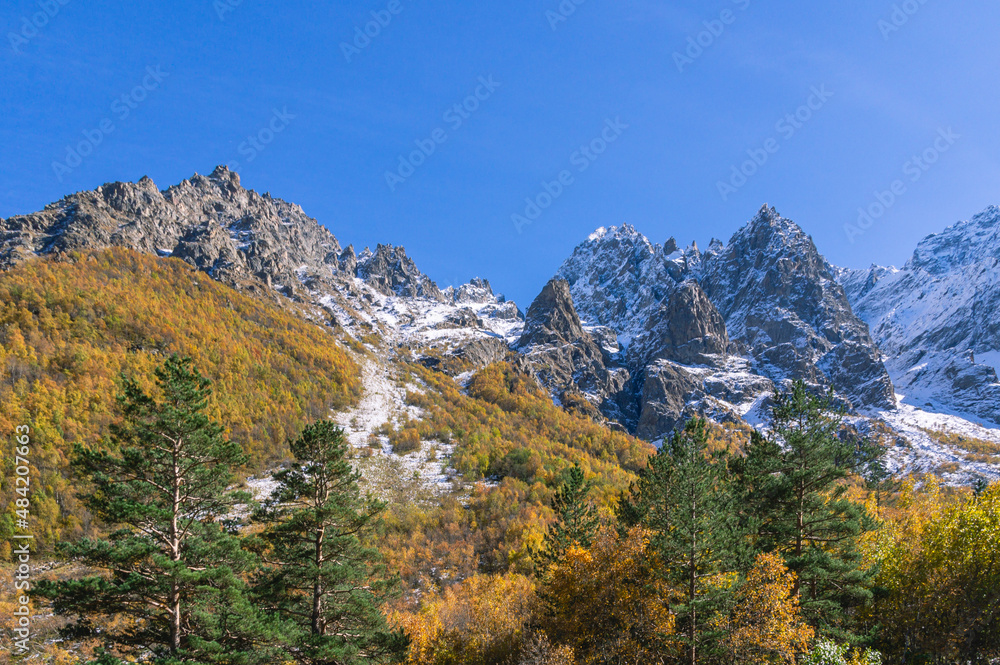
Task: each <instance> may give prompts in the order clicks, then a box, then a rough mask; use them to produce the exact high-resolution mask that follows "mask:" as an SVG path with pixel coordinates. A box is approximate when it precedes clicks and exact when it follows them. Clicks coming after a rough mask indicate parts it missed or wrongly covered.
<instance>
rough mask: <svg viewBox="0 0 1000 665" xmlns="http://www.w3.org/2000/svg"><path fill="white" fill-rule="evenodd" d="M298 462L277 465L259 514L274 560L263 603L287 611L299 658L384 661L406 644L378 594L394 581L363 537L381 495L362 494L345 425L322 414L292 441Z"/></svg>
mask: <svg viewBox="0 0 1000 665" xmlns="http://www.w3.org/2000/svg"><path fill="white" fill-rule="evenodd" d="M291 451H292V456H293V458H294V462H293V463H292V464H291V465H290V466H289V467H288V468H286V469H284V470H282V471H279V472H277V473H275V474H274V479H275V480H276V481H277V482H278V489H277V491H276V492H275V494H274V496H273V500H272V501H271V502H269V503H268V504H267V505H265V506H264V507H263V508H262V509H261V510H260V511H259V513H258V515H257V519H258V520H260V521H262V522H264V523H265V524H266V525H267V527H266V530H265V532H264V534H263V540H264V542H265V543H266V545H267V550H266V553H265V558H266V560H267V561H268V563H269V564H271V568H270V571H269V572H268V573H267V574H265V575H263V576H262V578H261V580H260V585H259V587H258V592H259V597H260V599H261V602H262V603H264V604H265V605H267V606H268V607H269V608H270V609H273V610H275V611H277V612H278V613H279V614H280V615H281V616H283V617H287V618H288V619H289V621H290V623H291V624H292V625H293V626H294V630H292V631H290V632H289V634H288V635H286V642H288V643H289V644H290V647H291V651H292V654H293V655H294V657H295V659H296V660H298V661H299V662H302V663H309V664H311V665H322V664H330V665H333V664H337V665H346V664H348V663H382V662H389V661H391V660H393V659H394V658H395V657H396V656H397V655H400V654H401V653H403V652H404V651H405V648H406V640H405V638H404V637H403V636H402V635H401V634H400V633H396V632H393V631H392V630H390V628H389V627H388V625H387V622H386V618H385V616H384V615H383V613H382V611H381V607H380V604H381V601H382V600H383V599H384V597H385V596H386V594H387V593H389V592H390V591H392V589H393V587H394V585H395V584H396V580H395V579H390V578H387V577H386V576H384V575H383V574H382V572H383V571H382V567H381V565H380V560H381V556H380V554H379V552H378V550H377V549H375V548H374V547H372V546H371V545H370V544H369V543H370V541H371V539H372V537H373V536H374V534H375V529H376V526H377V523H378V518H379V516H380V515H381V513H382V512H383V510H384V509H385V504H383V503H381V502H378V501H375V500H373V499H371V498H369V497H364V496H362V495H361V491H360V489H359V487H358V479H359V477H360V476H359V475H358V474H357V473H356V472H355V471H354V470H353V469H352V468H351V466H350V464H349V463H348V461H347V454H348V444H347V442H346V440H345V438H344V432H343V430H342V429H340V428H339V427H337V426H336V425H335V424H334V423H332V422H330V421H326V420H323V421H318V422H316V423H314V424H312V425H309V426H307V427H306V428H305V430H303V432H302V434H301V436H299V438H298V439H296V440H295V441H294V442H292V444H291Z"/></svg>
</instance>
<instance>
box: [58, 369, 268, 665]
mask: <svg viewBox="0 0 1000 665" xmlns="http://www.w3.org/2000/svg"><path fill="white" fill-rule="evenodd" d="M155 377H156V382H157V385H158V390H157V394H156V395H154V396H151V395H149V394H147V393H146V392H145V391H144V390H143V389H142V388H141V387H140V386H139V385H138V383H137V382H136V381H134V380H132V379H129V378H124V379H123V381H124V388H123V391H122V393H121V394H120V396H119V397H118V403H119V405H120V408H121V411H122V417H123V419H122V421H121V422H120V423H117V424H115V425H113V426H112V427H111V437H110V441H109V442H108V445H107V446H105V447H103V448H102V449H87V448H84V447H82V446H77V448H76V451H75V456H74V459H73V466H74V468H75V470H76V471H77V472H78V473H79V474H80V475H81V476H82V477H83V478H85V479H86V480H87V481H88V489H87V490H86V491H85V492H84V493H82V496H81V498H82V500H83V501H84V503H85V505H86V506H87V508H89V509H90V510H91V511H92V512H93V513H94V514H95V515H96V516H97V517H98V518H100V519H101V520H102V521H103V522H104V523H105V524H107V525H108V526H109V527H110V528H111V529H112V531H111V533H110V534H109V535H108V537H107V539H106V540H96V539H86V540H83V541H80V542H78V543H75V544H63V545H62V547H61V549H62V551H63V552H64V553H65V555H66V556H68V557H69V558H71V559H75V560H78V561H80V562H81V563H83V564H84V565H87V566H90V567H93V568H98V569H101V570H104V571H107V572H108V574H107V575H93V576H89V577H85V578H83V579H79V580H71V581H63V582H55V583H49V584H45V585H41V587H40V591H41V592H42V593H43V594H44V595H46V596H48V597H50V598H52V599H53V600H54V607H55V610H56V612H57V613H59V614H66V615H76V616H77V617H79V619H78V621H77V622H76V623H74V624H72V625H71V626H70V627H69V628H68V629H67V630H66V634H67V635H68V636H72V637H98V638H100V639H102V640H103V641H104V642H105V646H106V647H107V648H108V649H109V650H114V651H116V652H118V653H122V654H123V655H129V654H131V655H143V656H145V655H146V654H149V653H152V655H153V660H154V662H157V663H194V662H197V663H241V664H249V663H256V662H269V658H270V656H271V652H270V651H269V650H268V649H266V648H264V647H263V646H262V643H263V642H265V641H267V640H268V639H269V637H270V636H269V630H270V627H269V622H268V620H267V618H266V617H264V616H262V615H261V614H260V613H259V612H258V611H257V610H256V609H255V608H254V607H253V606H252V605H251V604H250V603H249V600H248V595H247V586H246V584H245V582H244V581H243V576H244V575H245V574H247V573H249V572H250V571H252V569H253V567H254V564H255V562H254V559H253V557H252V556H251V555H249V554H248V553H247V552H245V551H244V550H243V549H242V547H241V544H240V540H239V538H238V537H237V536H236V535H235V533H234V532H233V529H234V526H233V525H232V524H230V523H229V522H228V520H227V517H228V515H229V514H230V513H231V512H232V509H233V508H234V506H235V505H237V504H239V503H242V502H245V501H246V500H247V497H246V496H245V494H242V493H238V492H231V491H229V490H228V489H227V488H229V487H230V486H231V485H232V484H233V483H234V481H235V478H234V476H233V471H232V470H233V469H234V468H236V467H239V466H240V465H242V464H243V463H244V461H245V459H246V457H245V456H244V454H243V452H242V451H241V449H240V447H239V445H238V444H237V443H236V442H234V441H228V440H226V438H225V437H224V436H223V435H222V429H221V428H220V427H219V426H218V425H217V424H216V423H214V422H212V421H211V420H210V419H209V418H208V417H207V416H206V415H205V413H204V412H205V409H206V407H207V404H208V399H209V396H210V389H209V382H208V380H207V379H205V378H204V377H202V376H201V375H200V374H199V373H198V372H197V370H196V369H195V368H194V367H193V366H192V364H191V361H190V360H189V359H186V358H180V357H177V356H172V357H170V358H169V359H168V360H167V361H166V362H165V363H164V364H163V365H162V366H160V367H159V368H157V369H156V371H155ZM98 618H107V619H110V618H117V619H118V621H116V622H114V623H109V622H104V624H105V625H104V626H102V627H99V626H98V625H97V624H96V623H95V620H96V619H98ZM109 625H110V626H112V627H111V628H108V627H107V626H109ZM104 658H105V660H108V659H111V656H110V655H108V654H105V656H104Z"/></svg>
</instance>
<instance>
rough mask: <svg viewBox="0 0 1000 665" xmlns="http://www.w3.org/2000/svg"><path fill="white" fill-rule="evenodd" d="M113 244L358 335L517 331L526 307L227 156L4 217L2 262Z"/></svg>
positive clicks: (476, 335) (462, 337)
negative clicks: (247, 184) (347, 241)
mask: <svg viewBox="0 0 1000 665" xmlns="http://www.w3.org/2000/svg"><path fill="white" fill-rule="evenodd" d="M109 247H126V248H129V249H133V250H136V251H139V252H142V253H145V254H150V255H155V256H161V257H166V256H171V257H174V258H179V259H181V260H183V261H185V262H187V263H189V264H190V265H192V266H194V267H195V268H197V269H199V270H201V271H203V272H205V273H207V274H208V275H210V276H211V277H213V278H215V279H217V280H219V281H221V282H223V283H224V284H227V285H230V286H233V287H236V288H238V289H241V290H246V291H249V292H255V293H258V294H260V295H263V296H265V297H268V298H271V299H275V298H279V299H280V297H281V296H284V297H287V298H289V299H291V300H292V301H294V302H297V303H300V304H305V305H308V306H310V307H311V308H312V312H313V316H314V318H316V319H317V320H321V321H329V322H331V323H334V324H335V325H337V326H340V327H343V328H345V329H346V330H348V331H349V332H350V333H351V334H352V335H354V336H355V337H359V336H362V335H364V334H370V333H377V334H380V335H389V336H392V337H396V336H401V337H405V338H406V341H415V342H417V343H420V344H427V345H430V346H433V347H441V348H443V349H444V352H451V351H455V349H456V344H450V343H449V340H452V341H454V340H458V341H468V340H471V339H475V340H479V341H481V342H483V343H486V344H487V345H488V344H489V343H490V341H491V340H496V339H501V340H506V336H508V335H516V334H517V332H519V328H520V320H521V318H522V316H521V314H520V312H519V311H518V309H517V306H516V305H515V304H514V303H510V302H507V301H506V300H505V299H504V298H503V297H502V296H495V295H494V294H493V292H492V290H491V289H490V288H489V285H488V283H486V282H483V281H478V282H475V283H473V284H469V285H465V286H463V287H460V288H458V289H451V290H446V291H442V290H440V289H439V288H438V287H437V285H436V284H434V282H433V281H432V280H431V279H430V278H428V277H427V276H426V275H424V274H423V273H422V272H420V270H419V269H418V268H417V266H416V264H415V263H414V262H413V260H412V259H411V258H410V257H408V256H407V255H406V250H405V249H404V248H402V247H394V246H391V245H378V246H377V247H376V248H375V250H374V251H371V250H369V249H368V248H365V249H364V250H363V251H362V252H361V253H360V254H359V253H356V252H355V250H354V247H353V246H348V247H346V248H342V246H341V244H340V242H339V241H338V240H337V238H335V237H334V236H333V234H332V233H330V232H329V231H328V230H327V229H326V228H324V227H323V226H322V225H321V224H319V222H317V221H316V220H315V219H313V218H311V217H309V216H308V215H306V214H305V212H304V211H303V210H302V208H301V207H299V206H298V205H295V204H292V203H288V202H286V201H282V200H281V199H276V198H273V197H272V196H271V195H270V194H267V193H265V194H258V193H257V192H254V191H252V190H247V189H244V188H243V187H242V186H241V184H240V179H239V175H237V174H236V173H234V172H232V171H230V170H229V169H227V168H226V167H224V166H220V167H218V168H216V169H215V170H214V171H213V172H212V173H211V175H208V176H202V175H197V174H196V175H195V176H193V177H192V178H190V179H188V180H185V181H183V182H181V183H180V184H178V185H174V186H172V187H169V188H167V189H165V190H162V191H160V190H159V189H158V188H157V187H156V185H155V184H154V183H153V181H152V180H150V179H149V178H145V177H144V178H142V179H141V180H139V181H138V182H136V183H120V182H118V183H110V184H106V185H104V186H101V187H98V188H97V189H95V190H93V191H85V192H78V193H76V194H72V195H70V196H67V197H65V198H63V199H62V200H60V201H58V202H57V203H53V204H51V205H49V206H46V208H45V209H44V210H42V211H40V212H37V213H33V214H30V215H20V216H16V217H11V218H10V219H6V220H0V268H9V267H11V266H13V265H16V264H19V263H22V262H23V261H25V260H26V259H28V258H30V257H33V256H48V255H63V254H67V253H69V252H73V251H76V250H84V249H103V248H109ZM515 329H516V330H515ZM512 330H514V332H511V331H512ZM449 331H451V332H449ZM501 346H505V345H504V344H501Z"/></svg>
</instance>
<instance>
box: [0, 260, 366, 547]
mask: <svg viewBox="0 0 1000 665" xmlns="http://www.w3.org/2000/svg"><path fill="white" fill-rule="evenodd" d="M172 352H178V353H181V354H184V355H189V356H191V357H193V358H194V360H195V363H196V364H197V366H198V368H199V369H200V370H201V372H202V373H203V374H205V375H206V376H208V377H209V378H210V379H211V380H212V382H213V389H214V398H213V402H212V405H211V413H210V414H209V415H210V416H211V417H212V418H213V419H215V420H218V421H220V422H222V423H225V425H226V426H227V428H228V433H229V436H231V437H233V438H234V439H236V440H238V441H240V442H241V443H243V445H244V447H245V449H246V450H247V451H248V452H249V453H251V455H252V457H253V461H254V466H255V467H258V468H259V467H261V466H263V465H264V464H265V463H267V462H271V461H275V460H280V459H283V458H284V457H285V455H286V441H287V440H288V439H289V438H293V437H294V435H295V434H296V433H297V432H298V431H299V430H300V429H301V427H302V426H303V425H304V424H305V423H307V422H310V421H311V420H314V419H315V418H316V417H319V416H322V415H325V414H326V413H328V412H329V410H330V409H331V408H336V407H342V406H345V405H347V404H348V403H350V402H352V401H353V400H355V399H356V397H357V395H358V394H359V391H360V381H359V375H360V371H359V369H358V367H357V365H356V364H355V363H354V362H353V361H352V360H351V358H350V356H349V355H348V354H347V353H346V352H345V351H344V350H343V349H342V348H341V347H340V346H339V345H338V343H337V341H336V339H335V338H334V336H333V335H332V334H331V333H330V331H328V330H324V329H323V328H321V327H320V326H316V325H314V324H311V323H308V322H306V321H304V320H303V319H302V318H300V317H298V316H296V315H295V314H294V313H293V312H290V311H287V310H286V309H282V308H281V307H279V306H277V305H274V304H268V303H265V302H262V301H260V300H258V299H256V298H253V297H250V296H248V295H244V294H241V293H239V292H237V291H234V290H233V289H230V288H228V287H226V286H223V285H221V284H219V283H217V282H214V281H212V280H211V279H210V278H209V277H207V276H205V275H203V274H200V273H198V272H196V271H195V270H194V269H192V268H191V267H189V266H188V265H187V264H185V263H183V262H182V261H179V260H176V259H166V260H164V259H157V258H153V257H148V256H143V255H140V254H137V253H135V252H131V251H128V250H124V249H113V250H107V251H95V252H87V253H80V254H74V255H72V256H71V257H69V260H61V261H57V260H53V259H38V260H33V261H30V262H28V263H26V264H24V265H22V266H20V267H17V268H15V269H13V270H10V271H8V272H5V273H3V274H0V440H2V452H3V453H4V455H3V459H4V460H5V461H4V468H3V469H2V471H0V478H2V480H0V483H3V484H2V485H0V500H2V502H3V505H4V506H11V505H13V502H12V501H11V500H10V499H11V497H12V492H13V489H14V488H13V485H12V483H10V482H8V480H9V479H11V478H13V473H12V472H11V466H10V465H11V463H12V462H11V460H12V456H11V455H10V454H9V453H11V452H12V449H11V446H12V445H13V440H12V437H11V435H12V433H13V431H14V428H15V427H16V426H18V425H29V426H30V427H31V441H32V453H31V462H32V464H33V468H32V469H31V476H32V492H33V494H32V513H33V515H34V523H33V524H32V532H33V533H34V534H35V536H36V539H37V542H38V544H39V545H40V546H42V547H47V546H50V545H52V544H53V543H54V542H56V541H58V540H61V539H66V538H73V537H75V536H78V535H80V534H82V533H87V532H90V531H91V527H90V524H89V518H88V517H87V515H86V513H85V511H83V510H82V508H81V507H80V506H79V505H78V504H77V501H76V498H75V496H74V492H73V491H72V487H71V486H70V484H69V482H68V481H67V477H66V474H67V462H68V460H67V455H68V452H69V450H70V449H71V447H72V445H73V444H75V443H78V442H86V443H91V444H92V443H95V442H97V441H99V440H100V439H101V437H103V436H104V435H105V434H106V432H107V428H108V425H109V423H110V422H111V421H112V420H113V418H114V399H113V398H114V395H115V394H116V393H117V387H116V382H117V379H118V376H119V374H120V373H121V372H126V373H128V374H131V375H134V376H136V377H137V378H139V380H140V381H144V380H147V379H148V377H150V376H152V369H153V367H155V366H156V365H157V364H158V363H159V362H161V361H162V357H163V356H164V355H166V354H169V353H172ZM147 387H148V386H147ZM11 526H12V524H11V515H10V513H5V514H3V515H0V539H2V540H6V537H7V536H8V535H9V532H10V530H11Z"/></svg>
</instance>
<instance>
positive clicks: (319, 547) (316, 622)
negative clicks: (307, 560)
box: [312, 527, 326, 635]
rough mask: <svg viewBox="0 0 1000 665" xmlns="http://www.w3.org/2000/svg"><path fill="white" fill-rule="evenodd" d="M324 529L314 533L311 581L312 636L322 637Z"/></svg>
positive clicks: (323, 626) (323, 624)
mask: <svg viewBox="0 0 1000 665" xmlns="http://www.w3.org/2000/svg"><path fill="white" fill-rule="evenodd" d="M324 531H325V528H324V527H320V528H319V530H318V531H317V532H316V554H315V557H316V559H315V561H316V579H315V580H313V603H312V634H313V635H324V634H325V633H326V625H325V622H324V621H323V585H322V571H323V536H324Z"/></svg>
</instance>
